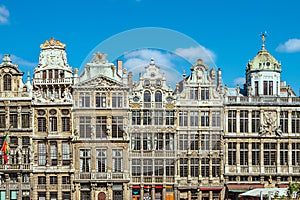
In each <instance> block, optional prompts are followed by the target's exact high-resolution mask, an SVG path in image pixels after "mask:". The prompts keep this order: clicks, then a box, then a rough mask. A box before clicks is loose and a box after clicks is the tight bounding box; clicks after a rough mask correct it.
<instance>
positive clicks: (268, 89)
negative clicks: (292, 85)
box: [263, 81, 273, 95]
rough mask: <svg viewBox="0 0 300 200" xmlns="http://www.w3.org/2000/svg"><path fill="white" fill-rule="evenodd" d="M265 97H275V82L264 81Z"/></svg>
mask: <svg viewBox="0 0 300 200" xmlns="http://www.w3.org/2000/svg"><path fill="white" fill-rule="evenodd" d="M263 84H264V95H273V81H264V83H263Z"/></svg>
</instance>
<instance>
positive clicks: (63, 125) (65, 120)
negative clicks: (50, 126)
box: [61, 117, 70, 132]
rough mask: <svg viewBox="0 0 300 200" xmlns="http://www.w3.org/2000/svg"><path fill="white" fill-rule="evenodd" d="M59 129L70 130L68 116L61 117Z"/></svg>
mask: <svg viewBox="0 0 300 200" xmlns="http://www.w3.org/2000/svg"><path fill="white" fill-rule="evenodd" d="M61 130H62V131H63V132H65V131H70V117H62V118H61Z"/></svg>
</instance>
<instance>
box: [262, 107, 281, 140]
mask: <svg viewBox="0 0 300 200" xmlns="http://www.w3.org/2000/svg"><path fill="white" fill-rule="evenodd" d="M259 134H260V135H261V136H264V135H277V136H282V131H281V129H280V126H277V115H276V112H265V113H264V115H263V120H262V123H261V125H260V129H259Z"/></svg>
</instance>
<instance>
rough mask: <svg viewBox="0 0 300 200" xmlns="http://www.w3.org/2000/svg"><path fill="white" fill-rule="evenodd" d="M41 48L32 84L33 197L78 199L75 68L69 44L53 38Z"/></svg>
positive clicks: (41, 198)
mask: <svg viewBox="0 0 300 200" xmlns="http://www.w3.org/2000/svg"><path fill="white" fill-rule="evenodd" d="M40 47H41V52H40V56H39V64H38V66H37V67H36V68H35V69H34V74H33V81H32V85H33V91H32V93H33V98H32V107H33V112H32V114H33V132H32V140H33V142H32V147H33V152H34V155H33V157H34V159H33V162H32V164H33V177H32V180H31V181H32V190H33V194H32V198H33V199H39V200H43V199H51V200H52V199H64V200H65V199H66V200H68V199H74V197H73V196H74V193H73V192H72V191H73V190H74V184H73V182H74V167H73V164H74V163H73V159H72V156H73V145H72V140H73V132H72V130H73V128H72V119H73V117H72V106H73V98H72V95H71V90H72V84H73V73H72V68H71V67H70V66H69V65H68V62H67V57H66V52H65V44H62V43H61V42H60V41H58V40H54V39H53V38H51V39H50V40H49V41H46V42H45V43H44V44H41V45H40Z"/></svg>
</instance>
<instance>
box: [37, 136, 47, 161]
mask: <svg viewBox="0 0 300 200" xmlns="http://www.w3.org/2000/svg"><path fill="white" fill-rule="evenodd" d="M46 154H47V151H46V143H44V142H39V143H38V155H39V165H40V166H45V165H46Z"/></svg>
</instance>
